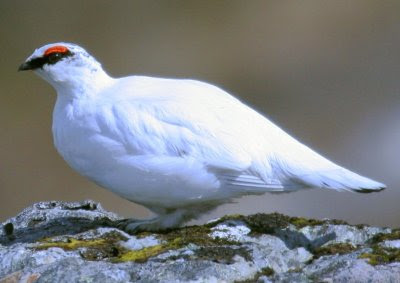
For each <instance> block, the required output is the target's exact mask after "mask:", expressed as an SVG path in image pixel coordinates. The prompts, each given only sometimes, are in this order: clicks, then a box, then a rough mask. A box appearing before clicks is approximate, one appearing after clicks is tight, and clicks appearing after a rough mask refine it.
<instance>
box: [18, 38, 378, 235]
mask: <svg viewBox="0 0 400 283" xmlns="http://www.w3.org/2000/svg"><path fill="white" fill-rule="evenodd" d="M19 70H34V71H35V73H37V74H38V75H39V76H40V77H42V78H43V79H44V80H46V81H47V82H49V83H50V84H51V85H52V86H53V87H54V88H55V90H56V91H57V101H56V104H55V107H54V112H53V126H52V128H53V138H54V144H55V147H56V148H57V150H58V152H59V153H60V154H61V156H62V157H63V158H64V159H65V161H66V162H67V163H68V164H69V165H70V166H71V167H72V168H73V169H75V170H76V171H77V172H79V173H80V174H81V175H83V176H86V177H87V178H89V179H90V180H92V181H94V182H95V183H97V184H98V185H100V186H102V187H104V188H106V189H108V190H110V191H112V192H114V193H116V194H118V195H119V196H121V197H123V198H126V199H128V200H130V201H132V202H135V203H138V204H141V205H143V206H145V207H147V208H148V209H150V210H151V211H153V212H154V213H156V214H157V215H158V217H156V218H154V219H150V220H145V221H141V222H138V221H131V222H129V223H127V225H126V227H125V228H126V229H127V230H128V231H135V230H142V229H147V230H156V229H164V228H168V227H176V226H179V225H181V224H182V223H184V222H186V221H188V220H190V219H193V218H196V217H198V216H199V215H200V214H202V213H205V212H208V211H210V210H211V209H213V208H215V207H216V206H218V205H220V204H223V203H227V202H231V201H232V199H234V198H237V197H240V196H243V195H248V194H262V193H265V192H292V191H296V190H299V189H305V188H323V189H332V190H338V191H355V192H371V191H380V190H382V189H384V188H385V185H384V184H381V183H378V182H375V181H373V180H371V179H368V178H366V177H362V176H360V175H358V174H356V173H353V172H351V171H349V170H347V169H345V168H343V167H340V166H338V165H336V164H334V163H333V162H331V161H329V160H327V159H326V158H324V157H322V156H321V155H319V154H318V153H316V152H314V151H313V150H311V149H310V148H308V147H307V146H305V145H303V144H302V143H300V142H298V141H297V140H296V139H294V138H293V137H291V136H289V135H288V134H287V133H285V132H284V131H283V130H281V129H280V128H279V127H277V126H276V125H274V124H273V123H272V122H271V121H269V120H268V119H267V118H265V117H264V116H262V115H261V114H259V113H257V112H256V111H255V110H253V109H251V108H250V107H248V106H246V105H245V104H243V103H242V102H240V101H239V100H238V99H236V98H234V97H233V96H231V95H230V94H228V93H227V92H225V91H224V90H222V89H220V88H218V87H216V86H214V85H211V84H207V83H204V82H200V81H195V80H187V79H164V78H153V77H145V76H129V77H124V78H112V77H110V76H109V75H108V74H107V73H106V72H105V71H104V70H103V69H102V67H101V64H100V63H99V62H98V61H96V59H94V58H93V57H92V56H91V55H89V53H87V52H86V51H85V50H84V49H83V48H82V47H79V46H77V45H75V44H71V43H56V44H48V45H45V46H43V47H40V48H39V49H36V50H35V51H34V52H33V54H32V55H31V56H30V57H29V58H28V59H27V60H26V61H25V63H23V64H22V65H21V66H20V68H19Z"/></svg>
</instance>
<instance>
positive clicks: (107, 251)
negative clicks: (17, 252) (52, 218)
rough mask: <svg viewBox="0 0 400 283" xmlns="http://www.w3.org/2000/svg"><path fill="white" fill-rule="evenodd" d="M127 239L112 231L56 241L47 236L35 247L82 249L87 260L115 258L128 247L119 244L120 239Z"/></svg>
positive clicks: (39, 248)
mask: <svg viewBox="0 0 400 283" xmlns="http://www.w3.org/2000/svg"><path fill="white" fill-rule="evenodd" d="M123 240H127V238H126V237H124V236H123V235H122V234H120V233H118V232H116V231H112V232H109V233H106V234H104V235H102V237H101V238H94V239H79V238H72V237H69V238H67V239H65V240H63V241H54V240H53V239H51V238H45V239H42V240H41V241H39V242H38V245H37V246H36V247H35V248H34V249H36V250H45V249H49V248H54V247H57V248H62V249H63V250H66V251H68V250H78V249H79V250H80V255H81V256H82V258H84V259H87V260H101V259H104V258H114V257H118V256H120V255H121V254H123V253H124V252H125V251H126V249H125V248H123V247H121V246H120V245H119V242H120V241H123Z"/></svg>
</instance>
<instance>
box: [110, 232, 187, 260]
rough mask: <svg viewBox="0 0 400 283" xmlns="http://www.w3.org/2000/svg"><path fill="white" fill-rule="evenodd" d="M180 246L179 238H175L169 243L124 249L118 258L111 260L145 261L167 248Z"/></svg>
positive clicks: (171, 248)
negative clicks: (139, 248) (138, 248)
mask: <svg viewBox="0 0 400 283" xmlns="http://www.w3.org/2000/svg"><path fill="white" fill-rule="evenodd" d="M180 247H181V239H180V238H176V239H175V240H173V241H171V242H169V243H165V244H160V245H155V246H151V247H146V248H143V249H141V250H128V251H125V252H124V253H122V254H121V255H120V256H119V257H118V258H115V259H114V260H113V262H125V261H135V262H146V261H147V260H148V259H149V258H151V257H154V256H157V255H159V254H162V253H164V252H166V251H168V250H173V249H178V248H180Z"/></svg>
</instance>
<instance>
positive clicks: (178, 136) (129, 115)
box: [102, 79, 283, 191]
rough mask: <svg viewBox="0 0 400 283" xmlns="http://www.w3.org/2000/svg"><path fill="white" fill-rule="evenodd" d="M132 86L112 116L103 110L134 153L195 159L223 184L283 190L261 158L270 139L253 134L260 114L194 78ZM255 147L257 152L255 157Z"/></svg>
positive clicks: (115, 104)
mask: <svg viewBox="0 0 400 283" xmlns="http://www.w3.org/2000/svg"><path fill="white" fill-rule="evenodd" d="M153 80H154V79H153ZM120 88H122V89H123V90H124V91H121V89H119V90H118V91H115V92H116V93H126V92H130V91H132V90H131V89H132V85H131V84H129V83H128V84H127V86H120ZM134 89H135V92H134V93H133V94H132V95H131V96H129V95H128V96H126V95H125V96H124V97H122V98H121V100H120V101H119V102H118V103H114V105H113V110H112V111H113V113H112V115H102V116H103V117H108V116H113V117H115V120H116V121H118V122H117V123H116V126H115V127H114V128H117V129H118V132H119V136H120V139H121V140H123V142H124V143H125V144H126V145H127V147H128V148H131V151H132V153H134V154H143V155H155V156H167V157H177V158H190V159H195V160H197V161H198V162H201V163H202V164H204V168H205V169H206V170H208V171H209V172H212V173H213V174H215V176H216V177H217V178H218V179H219V180H220V181H223V182H224V183H226V184H229V185H232V186H236V187H246V188H253V189H254V190H264V191H267V190H277V191H280V190H283V185H282V184H281V182H280V180H279V179H277V178H273V177H272V175H273V174H272V173H271V172H267V171H268V170H270V169H271V168H269V164H268V162H267V159H266V158H263V157H265V156H266V153H267V152H268V144H267V143H266V142H265V140H266V138H265V137H264V138H262V139H261V138H260V137H261V136H262V133H257V129H256V128H257V126H258V124H260V121H258V120H259V117H258V116H257V115H259V114H258V113H256V112H255V111H253V110H251V109H250V108H248V107H247V106H245V105H243V104H242V103H241V102H239V101H238V100H237V99H235V98H233V97H232V96H230V95H229V94H227V93H226V92H224V91H222V90H220V89H219V88H217V87H215V86H212V85H209V84H205V83H200V82H197V81H189V80H188V81H177V82H175V83H173V84H170V80H161V79H160V80H157V81H152V82H149V83H148V84H146V83H143V82H139V85H136V87H135V88H134ZM116 100H117V101H118V99H116ZM255 114H256V115H255ZM109 123H110V122H109ZM111 123H112V122H111ZM257 149H260V150H261V151H260V152H259V156H258V157H256V158H254V152H255V151H257ZM256 155H257V154H256ZM257 159H259V160H264V161H265V162H264V161H263V165H265V166H264V168H262V171H263V172H264V173H263V174H259V172H256V171H254V170H252V167H253V164H254V163H257ZM169 160H170V159H169ZM267 175H270V176H269V177H268V178H267V177H266V176H267Z"/></svg>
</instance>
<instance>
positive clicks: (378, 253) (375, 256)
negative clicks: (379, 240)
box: [358, 244, 400, 265]
mask: <svg viewBox="0 0 400 283" xmlns="http://www.w3.org/2000/svg"><path fill="white" fill-rule="evenodd" d="M371 248H372V251H371V252H370V253H362V254H361V255H360V256H359V257H358V258H366V259H368V263H369V264H371V265H380V264H387V263H390V262H400V249H396V248H388V247H382V246H381V245H379V244H374V245H373V246H372V247H371Z"/></svg>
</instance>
